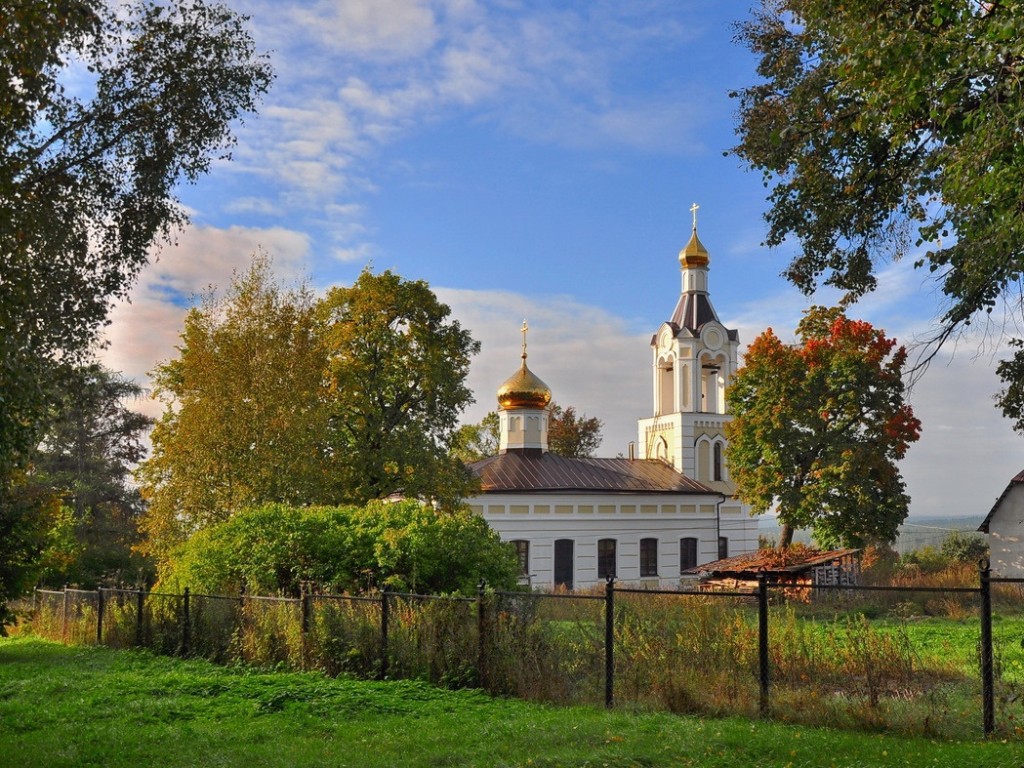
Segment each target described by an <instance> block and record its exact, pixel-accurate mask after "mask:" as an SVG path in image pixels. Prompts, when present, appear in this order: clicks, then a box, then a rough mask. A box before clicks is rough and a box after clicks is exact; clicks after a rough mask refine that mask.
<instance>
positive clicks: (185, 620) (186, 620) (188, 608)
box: [181, 587, 192, 658]
mask: <svg viewBox="0 0 1024 768" xmlns="http://www.w3.org/2000/svg"><path fill="white" fill-rule="evenodd" d="M191 603H192V593H191V591H190V590H189V588H188V587H185V589H184V590H183V591H182V594H181V655H182V658H185V657H187V656H188V655H189V654H190V653H191V652H192V648H191V646H192V605H191Z"/></svg>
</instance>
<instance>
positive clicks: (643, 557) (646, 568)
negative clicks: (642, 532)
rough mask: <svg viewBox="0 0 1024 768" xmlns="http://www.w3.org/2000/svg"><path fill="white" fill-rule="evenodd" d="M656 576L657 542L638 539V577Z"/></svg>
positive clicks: (655, 540)
mask: <svg viewBox="0 0 1024 768" xmlns="http://www.w3.org/2000/svg"><path fill="white" fill-rule="evenodd" d="M657 575H658V540H657V539H640V576H641V577H644V576H657Z"/></svg>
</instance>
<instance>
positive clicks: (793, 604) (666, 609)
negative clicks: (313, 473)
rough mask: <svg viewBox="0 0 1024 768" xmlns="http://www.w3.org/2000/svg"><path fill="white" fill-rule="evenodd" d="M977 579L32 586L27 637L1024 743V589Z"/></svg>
mask: <svg viewBox="0 0 1024 768" xmlns="http://www.w3.org/2000/svg"><path fill="white" fill-rule="evenodd" d="M969 576H970V574H967V576H964V577H962V578H960V579H959V580H954V581H951V582H949V583H941V584H936V585H934V586H920V585H918V586H905V585H898V584H897V585H886V586H875V585H861V586H850V585H842V586H840V585H835V586H830V587H804V586H794V585H787V586H781V585H770V584H768V583H767V582H765V581H762V582H761V583H760V585H759V588H758V590H756V591H754V592H750V591H749V590H748V591H735V592H728V591H720V592H709V593H694V592H676V591H667V590H639V589H630V588H622V587H615V586H614V585H609V588H607V589H605V590H600V591H598V592H593V593H557V592H556V593H541V592H492V591H485V590H483V589H481V590H480V592H479V594H478V595H477V597H475V598H455V597H436V596H424V595H411V594H397V593H383V594H378V595H371V596H350V595H319V594H305V595H303V596H302V597H301V598H286V597H262V596H246V595H235V596H223V595H193V594H189V593H188V591H187V590H186V591H185V593H184V594H181V595H170V594H160V593H147V592H142V591H139V590H120V589H104V590H102V591H101V592H95V591H83V590H76V589H66V590H62V591H53V590H38V591H37V592H36V594H35V598H34V614H33V619H32V631H34V632H35V633H37V634H39V635H42V636H45V637H49V638H52V639H55V640H60V641H63V642H67V643H78V644H95V643H102V644H104V645H108V646H112V647H116V648H127V647H133V646H145V647H149V648H152V649H154V650H156V651H158V652H160V653H167V654H177V655H182V656H199V657H203V658H208V659H211V660H213V661H217V662H231V661H242V662H245V663H249V664H255V665H260V666H268V667H269V666H272V667H275V668H280V667H284V668H291V669H315V670H320V671H323V672H325V673H327V674H331V675H337V674H353V675H357V676H361V677H367V678H418V679H423V680H428V681H430V682H433V683H436V684H439V685H445V686H449V687H461V686H479V687H482V688H484V689H486V690H488V691H491V692H493V693H496V694H502V695H513V696H518V697H521V698H527V699H532V700H539V701H546V702H553V703H590V704H599V703H601V702H604V703H606V704H609V705H610V704H612V703H613V702H614V703H616V704H619V705H626V706H629V707H631V708H642V709H660V710H670V711H673V712H685V713H700V714H710V715H744V716H751V717H753V716H758V715H769V716H771V717H773V718H776V719H780V720H786V721H789V722H794V723H807V724H811V723H813V724H816V725H822V724H825V725H833V726H837V727H853V728H858V729H878V730H881V729H889V730H898V731H900V732H905V733H916V734H922V735H939V736H965V735H970V734H976V733H977V732H978V730H979V727H980V729H981V730H983V731H984V732H986V733H990V732H992V731H993V730H998V731H999V732H1000V734H1003V735H1007V736H1015V737H1020V736H1024V580H1012V579H988V578H987V576H986V575H985V574H983V577H982V579H981V581H980V583H979V581H978V577H977V571H975V572H974V583H973V584H972V583H971V579H970V578H969ZM609 638H610V641H611V642H610V643H609Z"/></svg>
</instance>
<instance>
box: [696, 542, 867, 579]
mask: <svg viewBox="0 0 1024 768" xmlns="http://www.w3.org/2000/svg"><path fill="white" fill-rule="evenodd" d="M858 552H860V550H859V549H831V550H820V549H810V548H801V549H793V550H791V552H790V554H789V558H788V559H787V561H785V562H781V563H780V562H779V553H778V552H777V551H776V550H773V549H760V550H758V551H756V552H748V553H747V554H744V555H736V556H735V557H727V558H725V559H724V560H715V561H713V562H710V563H704V565H698V566H697V567H696V568H690V569H688V570H686V571H683V573H689V574H698V573H711V574H715V575H737V574H743V575H746V576H748V577H750V576H754V575H756V574H758V573H762V572H763V573H767V574H799V573H803V572H805V571H809V570H810V569H811V568H814V567H816V566H819V565H825V564H826V563H831V562H834V561H835V560H841V559H843V558H844V557H849V556H851V555H855V554H857V553H858Z"/></svg>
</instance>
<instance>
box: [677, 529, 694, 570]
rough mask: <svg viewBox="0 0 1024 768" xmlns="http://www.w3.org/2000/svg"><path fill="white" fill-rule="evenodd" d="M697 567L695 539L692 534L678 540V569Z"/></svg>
mask: <svg viewBox="0 0 1024 768" xmlns="http://www.w3.org/2000/svg"><path fill="white" fill-rule="evenodd" d="M696 567H697V539H695V538H694V537H692V536H687V537H686V538H683V539H680V540H679V571H680V573H682V572H683V571H688V570H689V569H690V568H696Z"/></svg>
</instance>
